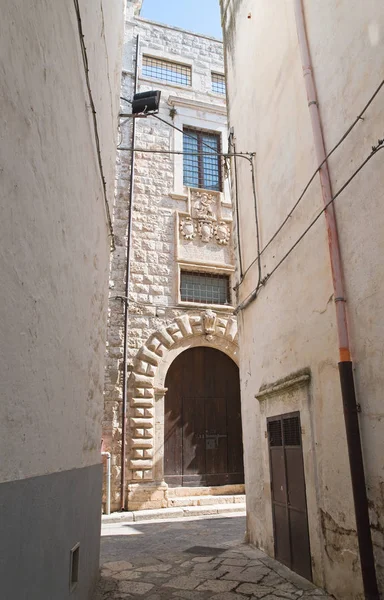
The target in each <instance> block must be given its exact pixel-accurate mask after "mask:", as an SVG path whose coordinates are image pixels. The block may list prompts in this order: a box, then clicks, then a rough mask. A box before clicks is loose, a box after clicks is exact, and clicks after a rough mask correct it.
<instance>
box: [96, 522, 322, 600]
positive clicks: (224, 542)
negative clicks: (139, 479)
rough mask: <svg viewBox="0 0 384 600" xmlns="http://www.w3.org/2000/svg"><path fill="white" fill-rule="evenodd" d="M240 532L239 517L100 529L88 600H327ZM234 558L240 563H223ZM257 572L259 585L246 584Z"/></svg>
mask: <svg viewBox="0 0 384 600" xmlns="http://www.w3.org/2000/svg"><path fill="white" fill-rule="evenodd" d="M243 533H244V519H243V518H238V517H236V518H233V517H232V518H231V517H226V518H220V519H216V518H210V519H209V518H208V519H204V520H195V521H181V520H173V521H165V522H161V523H142V524H140V523H137V524H134V525H133V526H132V525H129V526H128V527H127V526H126V525H125V524H108V525H105V526H104V525H103V537H102V557H101V562H102V577H101V580H100V584H99V592H100V594H99V595H96V597H95V598H93V600H106V598H108V600H120V598H121V595H122V594H132V596H133V597H136V596H137V595H141V596H142V597H143V598H145V599H146V600H150V599H152V600H153V599H154V598H159V599H160V600H170V599H172V600H175V599H176V600H177V598H179V599H180V598H182V599H184V600H211V599H214V600H244V599H245V598H248V600H259V599H260V600H265V598H267V599H268V600H299V599H305V600H310V599H312V600H315V599H319V600H328V596H327V595H326V594H325V593H324V592H323V591H322V590H319V589H317V588H315V587H314V586H313V585H312V584H311V583H310V582H307V581H305V580H303V579H302V578H300V577H298V576H297V575H296V574H295V573H292V572H291V571H289V569H286V568H284V569H283V570H282V569H281V565H280V563H277V562H276V561H274V560H273V559H270V558H268V557H266V555H264V554H263V553H262V552H261V551H260V550H256V549H254V548H251V547H249V546H246V545H245V544H244V543H243V542H242V539H243ZM104 536H105V537H104ZM196 547H198V548H196ZM202 547H216V548H223V549H224V548H227V550H225V551H224V552H222V553H221V554H219V555H216V556H214V557H213V556H212V555H207V556H206V555H203V554H201V548H202ZM195 549H196V551H195ZM121 557H123V558H124V559H128V560H129V561H130V562H127V560H121V561H119V560H117V559H119V558H121ZM110 558H113V559H114V560H113V561H111V560H110ZM236 560H237V561H238V562H241V563H242V564H241V565H236V566H235V565H230V564H225V563H226V562H233V561H236ZM263 560H265V561H266V562H268V567H266V566H265V565H263V564H262V562H261V561H263ZM244 563H245V564H244ZM127 564H128V565H130V566H131V568H127V567H126V565H127ZM132 565H133V566H132ZM251 565H253V566H251ZM110 566H112V568H109V567H110ZM261 569H262V570H264V571H265V572H266V575H265V576H264V577H261V580H260V582H255V581H250V579H256V578H259V575H260V570H261ZM256 572H257V576H256ZM116 577H117V578H116ZM266 580H268V581H269V584H268V585H267V584H266V583H265V581H266ZM272 581H273V582H274V583H273V584H272V583H271V582H272ZM138 584H143V585H144V587H136V586H137V585H138ZM122 586H123V587H122ZM145 586H149V587H145ZM146 590H147V591H146Z"/></svg>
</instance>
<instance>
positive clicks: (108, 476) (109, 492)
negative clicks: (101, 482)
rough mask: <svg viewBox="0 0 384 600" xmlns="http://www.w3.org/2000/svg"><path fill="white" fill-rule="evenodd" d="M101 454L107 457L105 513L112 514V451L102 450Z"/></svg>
mask: <svg viewBox="0 0 384 600" xmlns="http://www.w3.org/2000/svg"><path fill="white" fill-rule="evenodd" d="M101 456H106V457H107V502H106V506H105V514H106V515H110V514H111V453H110V452H102V453H101Z"/></svg>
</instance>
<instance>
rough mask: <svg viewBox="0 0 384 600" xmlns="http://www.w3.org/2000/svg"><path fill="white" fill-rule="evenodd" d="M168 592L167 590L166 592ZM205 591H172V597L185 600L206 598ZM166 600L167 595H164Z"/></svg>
mask: <svg viewBox="0 0 384 600" xmlns="http://www.w3.org/2000/svg"><path fill="white" fill-rule="evenodd" d="M168 593H169V592H168ZM206 594H207V592H197V591H196V590H194V591H193V592H189V591H188V590H182V591H178V592H173V594H172V598H173V599H175V598H183V599H185V600H203V598H204V600H206V598H207V595H206ZM164 598H166V599H167V600H169V596H164Z"/></svg>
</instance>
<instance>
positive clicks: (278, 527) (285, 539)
mask: <svg viewBox="0 0 384 600" xmlns="http://www.w3.org/2000/svg"><path fill="white" fill-rule="evenodd" d="M273 520H274V528H275V558H276V560H279V561H280V562H282V563H283V564H284V565H287V566H288V567H290V565H291V548H290V539H289V523H288V508H287V506H286V505H283V504H275V505H274V519H273Z"/></svg>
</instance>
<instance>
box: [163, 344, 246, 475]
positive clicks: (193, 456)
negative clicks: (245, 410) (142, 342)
mask: <svg viewBox="0 0 384 600" xmlns="http://www.w3.org/2000/svg"><path fill="white" fill-rule="evenodd" d="M165 387H166V388H168V391H167V394H166V397H165V424H164V435H165V438H164V473H165V480H166V482H167V483H168V484H169V485H172V486H176V485H185V486H189V485H191V486H193V485H195V486H198V485H223V484H225V483H243V482H244V468H243V445H242V431H241V411H240V382H239V372H238V368H237V366H236V364H235V363H234V362H233V361H232V360H231V359H230V358H229V357H228V356H226V355H225V354H223V353H222V352H219V351H218V350H214V349H212V348H204V347H199V348H191V349H190V350H186V351H185V352H183V353H182V354H180V355H179V356H178V357H177V358H176V359H175V361H174V362H173V363H172V365H171V367H170V369H169V371H168V374H167V377H166V381H165Z"/></svg>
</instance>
